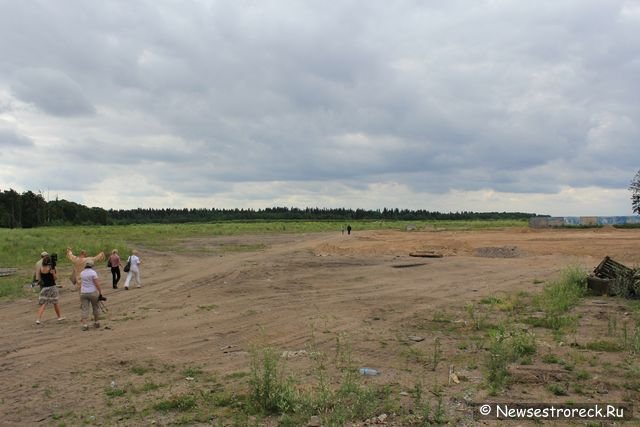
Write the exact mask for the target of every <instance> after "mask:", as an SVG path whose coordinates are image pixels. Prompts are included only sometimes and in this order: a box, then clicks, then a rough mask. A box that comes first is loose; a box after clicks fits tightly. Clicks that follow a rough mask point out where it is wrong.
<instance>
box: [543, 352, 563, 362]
mask: <svg viewBox="0 0 640 427" xmlns="http://www.w3.org/2000/svg"><path fill="white" fill-rule="evenodd" d="M542 361H543V362H544V363H557V364H561V363H562V359H560V358H559V357H558V356H556V355H555V354H551V353H547V354H545V355H544V356H542Z"/></svg>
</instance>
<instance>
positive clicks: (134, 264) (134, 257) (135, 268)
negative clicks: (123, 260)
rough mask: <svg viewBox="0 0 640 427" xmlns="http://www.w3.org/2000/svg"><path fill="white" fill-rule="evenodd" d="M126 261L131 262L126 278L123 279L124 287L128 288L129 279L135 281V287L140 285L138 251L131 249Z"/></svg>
mask: <svg viewBox="0 0 640 427" xmlns="http://www.w3.org/2000/svg"><path fill="white" fill-rule="evenodd" d="M127 262H128V263H130V264H131V268H130V269H129V273H128V274H127V279H126V280H125V281H124V289H125V290H127V291H128V290H129V284H130V283H131V279H134V280H135V281H136V287H138V288H140V287H142V282H141V281H140V264H141V261H140V257H138V251H136V250H133V251H131V255H130V256H129V258H128V259H127Z"/></svg>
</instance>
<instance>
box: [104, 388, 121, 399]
mask: <svg viewBox="0 0 640 427" xmlns="http://www.w3.org/2000/svg"><path fill="white" fill-rule="evenodd" d="M104 394H106V395H107V396H108V397H120V396H124V395H125V394H126V391H125V390H124V389H122V388H106V389H105V390H104Z"/></svg>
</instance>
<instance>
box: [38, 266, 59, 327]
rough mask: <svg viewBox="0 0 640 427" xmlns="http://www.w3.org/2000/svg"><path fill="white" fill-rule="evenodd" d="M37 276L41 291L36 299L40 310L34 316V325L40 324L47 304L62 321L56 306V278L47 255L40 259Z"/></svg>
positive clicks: (57, 305)
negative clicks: (40, 263) (50, 305)
mask: <svg viewBox="0 0 640 427" xmlns="http://www.w3.org/2000/svg"><path fill="white" fill-rule="evenodd" d="M38 276H39V279H38V280H39V283H40V287H41V288H42V290H41V291H40V296H39V298H38V304H40V308H38V314H36V325H39V324H40V319H42V315H43V314H44V310H45V308H47V305H49V304H52V305H53V309H54V310H55V311H56V315H57V316H58V321H59V322H61V321H63V320H64V317H62V315H61V314H60V305H59V304H58V297H59V296H58V295H59V294H58V288H56V278H57V277H58V276H57V274H56V269H55V267H54V266H53V263H52V262H51V257H50V256H49V255H45V256H44V257H42V267H40V271H39V274H38Z"/></svg>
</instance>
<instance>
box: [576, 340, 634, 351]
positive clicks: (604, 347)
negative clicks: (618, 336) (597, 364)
mask: <svg viewBox="0 0 640 427" xmlns="http://www.w3.org/2000/svg"><path fill="white" fill-rule="evenodd" d="M583 347H584V348H586V349H587V350H591V351H606V352H618V351H623V350H624V346H623V345H621V344H620V343H617V342H612V341H605V340H600V341H591V342H588V343H586V344H584V346H583Z"/></svg>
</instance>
